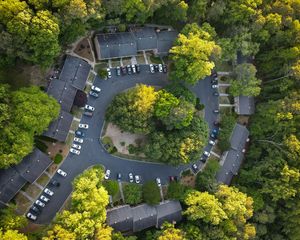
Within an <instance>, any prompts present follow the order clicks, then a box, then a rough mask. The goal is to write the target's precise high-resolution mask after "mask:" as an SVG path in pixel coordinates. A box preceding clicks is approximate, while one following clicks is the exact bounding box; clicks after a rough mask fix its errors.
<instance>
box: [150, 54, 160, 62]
mask: <svg viewBox="0 0 300 240" xmlns="http://www.w3.org/2000/svg"><path fill="white" fill-rule="evenodd" d="M150 61H151V63H155V64H159V63H162V61H161V59H160V58H159V57H155V56H153V55H151V56H150Z"/></svg>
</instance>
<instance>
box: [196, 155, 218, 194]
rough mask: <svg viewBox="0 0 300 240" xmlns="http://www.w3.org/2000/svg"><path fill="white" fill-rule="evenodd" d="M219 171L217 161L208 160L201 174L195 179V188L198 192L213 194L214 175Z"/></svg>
mask: <svg viewBox="0 0 300 240" xmlns="http://www.w3.org/2000/svg"><path fill="white" fill-rule="evenodd" d="M219 169H220V164H219V162H218V161H217V160H214V159H209V160H208V162H207V164H206V166H205V168H204V169H203V171H202V172H199V173H198V174H197V177H196V187H197V189H198V190H200V191H209V192H213V191H214V190H215V188H216V186H217V181H216V174H217V172H218V171H219Z"/></svg>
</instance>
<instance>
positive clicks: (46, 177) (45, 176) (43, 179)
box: [36, 174, 49, 186]
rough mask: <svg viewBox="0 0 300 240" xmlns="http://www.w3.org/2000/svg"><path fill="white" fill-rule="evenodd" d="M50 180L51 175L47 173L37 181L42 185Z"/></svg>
mask: <svg viewBox="0 0 300 240" xmlns="http://www.w3.org/2000/svg"><path fill="white" fill-rule="evenodd" d="M48 181H49V177H48V176H47V175H46V174H42V175H41V176H40V177H39V178H38V179H37V180H36V182H37V183H38V184H40V185H42V186H46V184H47V183H48Z"/></svg>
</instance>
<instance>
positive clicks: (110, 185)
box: [103, 180, 119, 196]
mask: <svg viewBox="0 0 300 240" xmlns="http://www.w3.org/2000/svg"><path fill="white" fill-rule="evenodd" d="M103 186H104V187H105V189H106V190H107V192H108V194H109V195H111V196H115V195H116V194H117V193H118V192H119V183H118V181H116V180H107V181H104V182H103Z"/></svg>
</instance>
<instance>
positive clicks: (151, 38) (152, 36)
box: [131, 27, 157, 51]
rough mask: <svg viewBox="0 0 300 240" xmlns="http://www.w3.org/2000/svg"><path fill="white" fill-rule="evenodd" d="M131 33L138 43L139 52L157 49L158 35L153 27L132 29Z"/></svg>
mask: <svg viewBox="0 0 300 240" xmlns="http://www.w3.org/2000/svg"><path fill="white" fill-rule="evenodd" d="M131 32H132V33H133V34H134V38H135V40H136V43H137V50H138V51H143V50H154V49H157V35H156V32H155V30H154V28H153V27H141V28H132V29H131Z"/></svg>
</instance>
